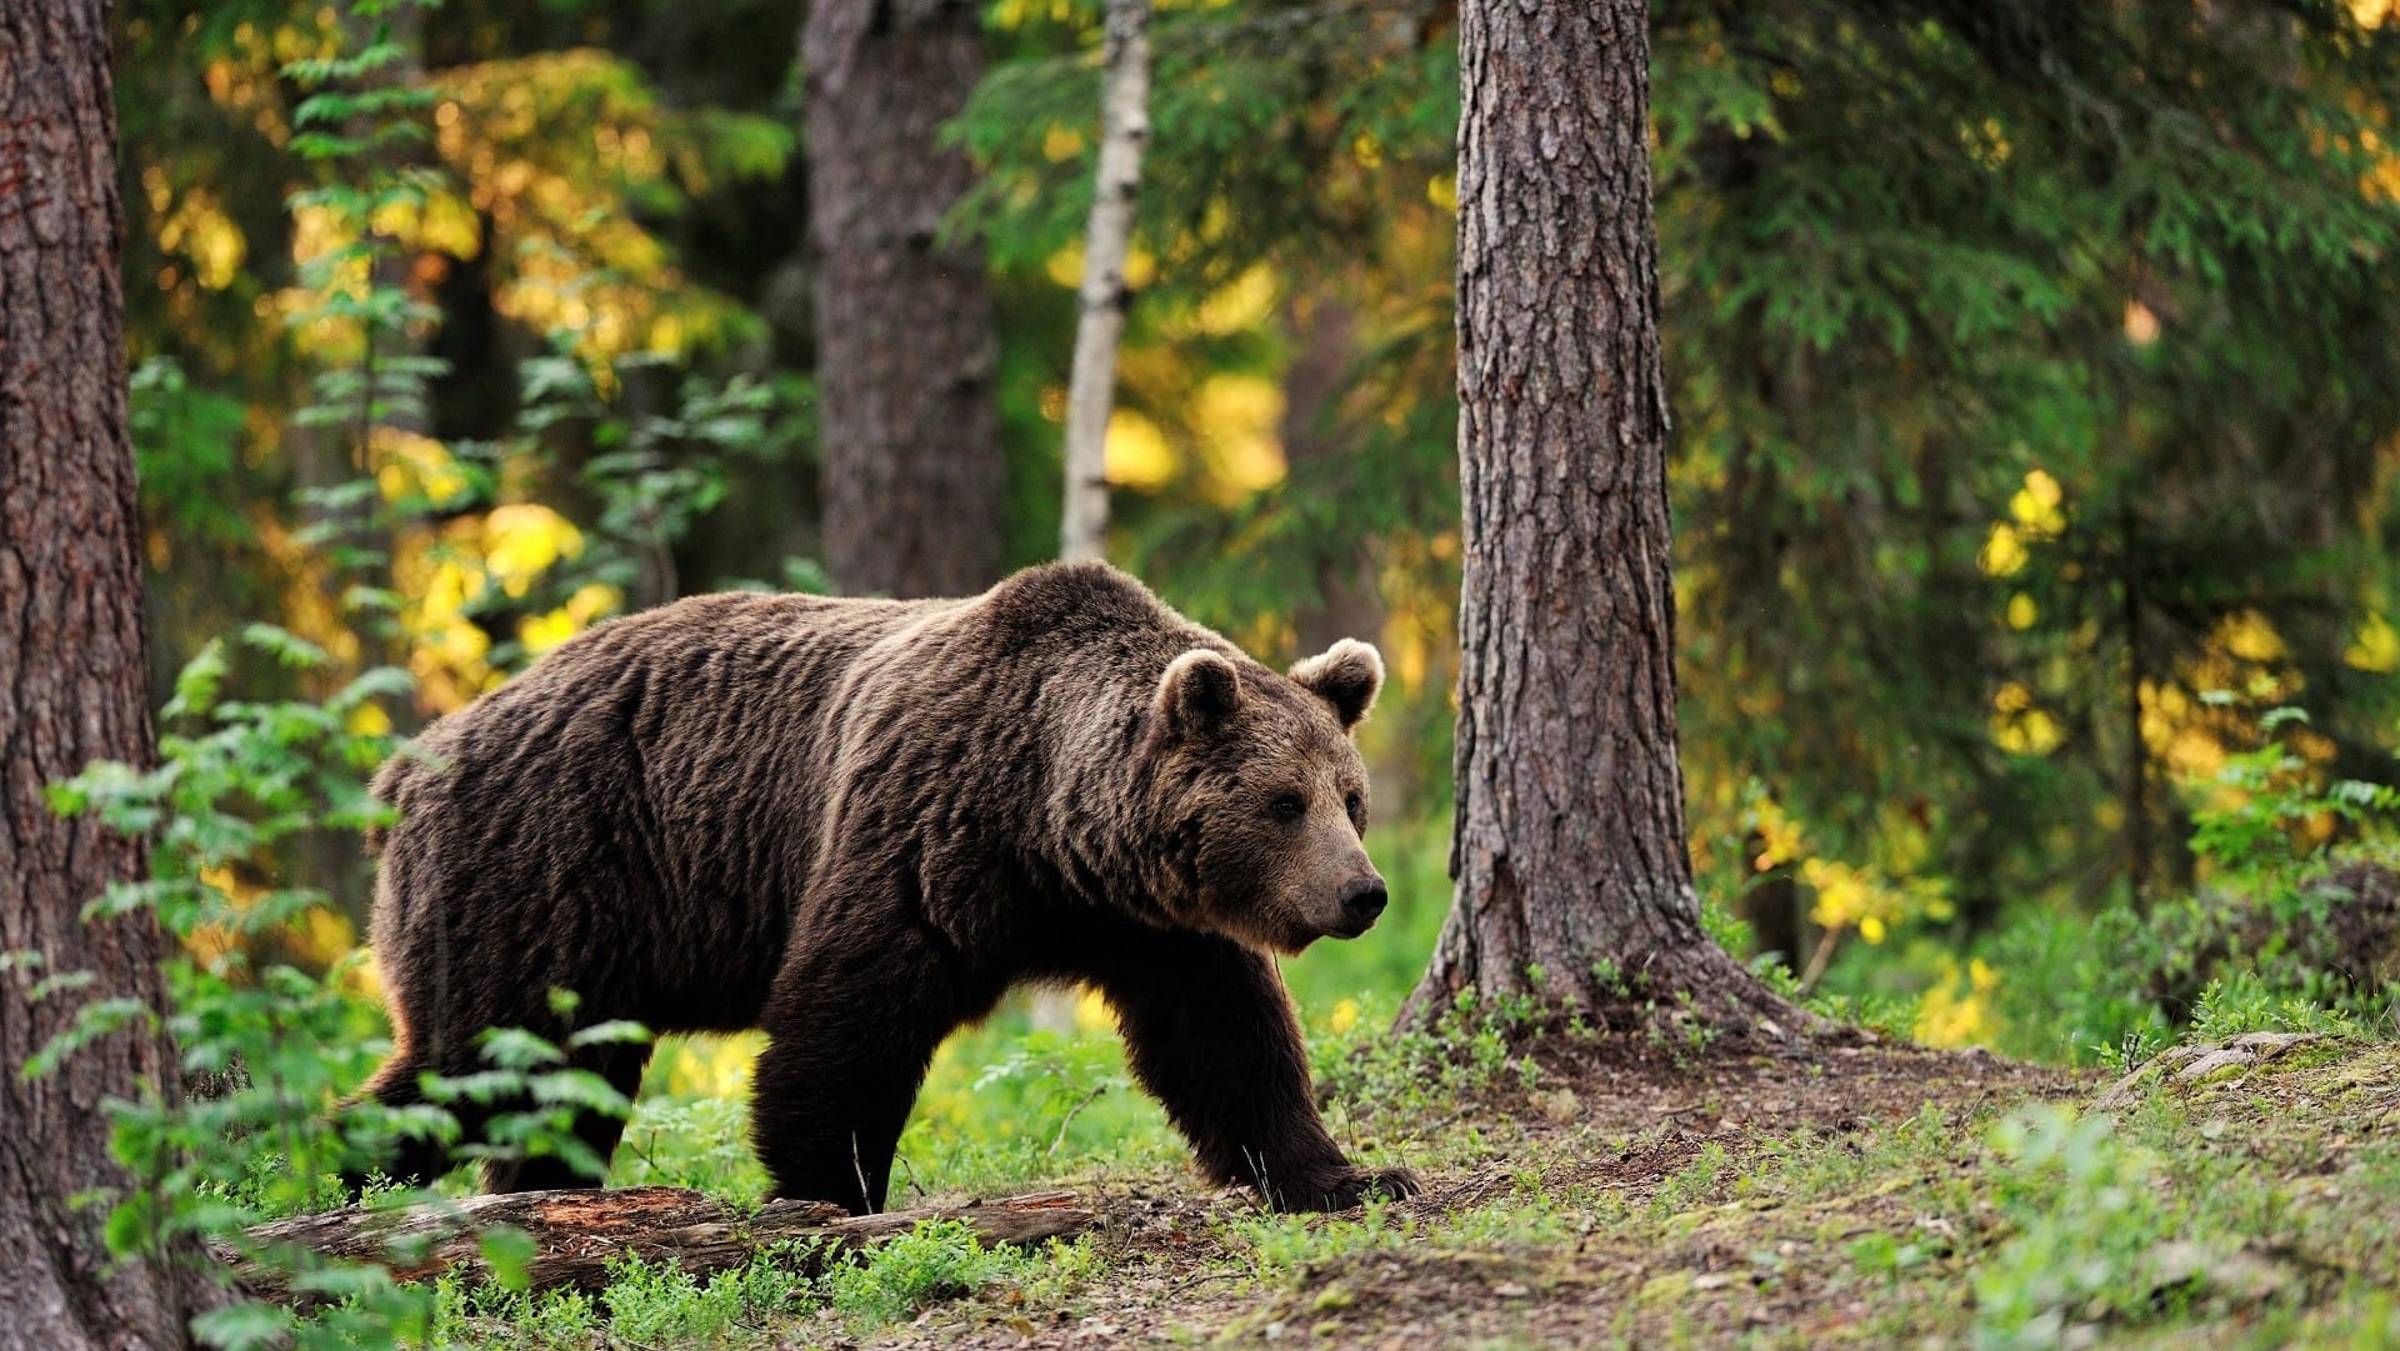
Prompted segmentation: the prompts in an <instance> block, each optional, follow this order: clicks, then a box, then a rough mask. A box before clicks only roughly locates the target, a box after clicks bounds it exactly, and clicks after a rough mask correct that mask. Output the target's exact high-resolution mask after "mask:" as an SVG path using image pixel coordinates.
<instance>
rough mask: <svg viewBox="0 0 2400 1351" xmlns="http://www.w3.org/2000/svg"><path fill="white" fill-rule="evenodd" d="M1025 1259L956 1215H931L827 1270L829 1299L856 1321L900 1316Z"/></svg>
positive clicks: (965, 1290) (968, 1289)
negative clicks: (985, 1241)
mask: <svg viewBox="0 0 2400 1351" xmlns="http://www.w3.org/2000/svg"><path fill="white" fill-rule="evenodd" d="M1023 1261H1024V1259H1023V1258H1021V1257H1019V1256H1017V1255H1016V1254H1014V1253H1012V1252H1010V1251H1008V1250H1006V1249H1000V1248H985V1247H984V1246H983V1245H982V1244H980V1243H978V1242H976V1240H975V1231H974V1230H973V1229H972V1228H970V1227H968V1226H967V1225H966V1224H965V1223H964V1222H962V1221H958V1220H927V1221H925V1222H924V1223H922V1224H919V1225H918V1226H917V1227H916V1228H915V1229H913V1230H911V1231H909V1232H908V1233H905V1234H902V1235H900V1236H898V1237H897V1238H894V1239H892V1240H890V1241H889V1242H887V1243H884V1244H882V1245H881V1246H879V1247H877V1248H875V1249H874V1250H873V1251H872V1252H869V1253H867V1254H865V1255H864V1256H862V1257H860V1258H858V1259H856V1260H853V1261H849V1262H843V1263H839V1264H836V1265H835V1266H833V1267H832V1268H831V1269H829V1270H828V1271H827V1272H826V1273H825V1294H826V1299H827V1301H828V1302H829V1303H831V1304H832V1306H833V1308H834V1310H835V1311H836V1312H838V1313H840V1314H841V1315H842V1317H843V1318H844V1319H846V1320H847V1321H849V1322H850V1323H851V1324H852V1325H853V1326H856V1327H861V1328H873V1327H877V1326H880V1325H882V1324H885V1323H892V1322H897V1321H899V1320H900V1319H902V1318H906V1317H908V1316H910V1315H912V1314H914V1313H916V1312H917V1310H919V1309H922V1308H924V1307H925V1306H926V1305H928V1304H932V1303H934V1302H936V1301H938V1300H949V1299H958V1298H960V1297H962V1296H965V1295H971V1294H974V1293H975V1292H976V1291H977V1290H980V1289H982V1288H983V1287H984V1286H985V1285H987V1284H989V1283H990V1282H992V1281H994V1280H997V1279H999V1278H1001V1277H1002V1276H1004V1275H1006V1274H1007V1273H1009V1272H1012V1271H1014V1270H1016V1269H1018V1268H1019V1267H1021V1266H1022V1265H1023Z"/></svg>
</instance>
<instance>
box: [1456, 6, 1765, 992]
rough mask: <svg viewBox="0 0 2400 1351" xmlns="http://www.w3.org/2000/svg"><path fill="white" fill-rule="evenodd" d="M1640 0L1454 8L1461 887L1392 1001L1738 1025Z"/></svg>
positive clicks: (1737, 984)
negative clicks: (1688, 690) (1505, 995)
mask: <svg viewBox="0 0 2400 1351" xmlns="http://www.w3.org/2000/svg"><path fill="white" fill-rule="evenodd" d="M1647 22H1648V20H1647V14H1646V6H1645V4H1644V2H1643V0H1590V3H1587V4H1577V5H1538V6H1532V5H1522V4H1516V3H1510V2H1509V0H1467V3H1465V4H1462V5H1461V6H1460V31H1459V80H1460V87H1461V95H1462V99H1463V103H1462V107H1461V117H1460V122H1459V176H1458V195H1459V232H1458V385H1459V457H1460V461H1461V466H1460V483H1461V491H1462V499H1463V508H1464V540H1465V548H1466V559H1465V576H1464V582H1463V594H1462V597H1461V601H1460V609H1459V630H1460V632H1459V640H1460V648H1461V655H1462V667H1461V674H1460V691H1459V704H1460V707H1459V721H1458V751H1457V766H1458V783H1457V794H1458V804H1457V825H1456V831H1457V833H1456V837H1455V842H1454V844H1453V852H1452V859H1451V870H1452V873H1453V875H1454V876H1455V877H1456V879H1457V884H1458V890H1457V897H1456V901H1455V903H1454V906H1453V908H1452V911H1451V914H1450V919H1449V921H1448V923H1447V925H1446V926H1445V927H1444V929H1443V931H1442V937H1441V941H1440V944H1439V946H1438V948H1437V949H1436V951H1435V953H1434V957H1433V963H1432V966H1431V967H1430V969H1428V970H1427V972H1426V974H1425V979H1424V982H1423V983H1422V984H1421V985H1420V986H1419V987H1418V989H1417V992H1416V995H1415V996H1414V997H1413V998H1412V1000H1411V1009H1412V1011H1413V1012H1414V1014H1415V1015H1416V1016H1418V1017H1420V1018H1422V1017H1426V1016H1429V1015H1430V1014H1431V1013H1432V1012H1434V1011H1435V1010H1438V1009H1439V1008H1441V1007H1443V1006H1444V1005H1446V1004H1447V1003H1448V1002H1449V1001H1450V999H1451V997H1452V996H1453V994H1454V993H1455V992H1456V991H1458V990H1460V989H1464V988H1472V989H1475V990H1477V991H1479V992H1481V993H1483V994H1485V995H1493V994H1498V993H1502V992H1512V991H1519V990H1525V989H1529V988H1532V981H1531V980H1530V979H1529V974H1528V973H1529V971H1530V969H1532V968H1535V967H1539V968H1540V969H1541V972H1542V977H1543V987H1544V988H1545V989H1547V991H1548V992H1549V993H1550V994H1551V995H1553V996H1561V997H1566V998H1570V999H1575V1000H1579V1001H1581V1002H1582V1003H1583V1004H1585V1005H1586V1006H1589V1007H1592V1008H1595V1009H1600V1010H1603V1011H1622V1010H1638V1009H1645V1008H1647V1009H1654V1010H1657V1011H1659V1012H1660V1013H1661V1014H1662V1015H1664V1016H1681V1017H1689V1018H1695V1019H1698V1020H1700V1021H1701V1022H1702V1023H1704V1024H1706V1025H1708V1026H1709V1027H1712V1028H1715V1029H1718V1030H1722V1031H1730V1032H1735V1033H1739V1034H1745V1035H1757V1034H1763V1035H1765V1036H1767V1037H1770V1038H1776V1037H1780V1036H1782V1035H1784V1034H1785V1033H1786V1032H1787V1031H1788V1030H1789V1029H1791V1028H1793V1027H1794V1026H1795V1020H1796V1014H1795V1012H1794V1011H1793V1010H1791V1009H1790V1008H1789V1006H1787V1005H1785V1004H1784V1003H1783V1002H1782V1001H1781V1000H1779V999H1777V998H1775V997H1774V996H1773V995H1772V994H1770V993H1769V992H1768V991H1767V990H1766V989H1765V988H1764V987H1762V986H1761V985H1759V984H1758V983H1757V982H1756V981H1755V980H1753V979H1752V978H1751V976H1750V975H1749V973H1748V972H1747V971H1745V970H1744V969H1743V968H1742V967H1741V966H1740V965H1739V964H1738V963H1736V962H1735V961H1734V960H1733V959H1732V958H1730V957H1728V956H1727V955H1726V954H1725V953H1724V952H1723V951H1722V950H1721V949H1719V948H1718V947H1717V946H1716V945H1715V944H1714V943H1712V942H1710V941H1709V939H1708V937H1707V935H1706V933H1705V932H1704V931H1703V930H1702V929H1701V927H1700V910H1699V903H1698V900H1697V897H1696V895H1695V893H1694V891H1693V886H1692V868H1691V857H1690V854H1689V852H1688V847H1687V845H1686V842H1685V834H1684V816H1683V775H1682V770H1681V767H1680V766H1679V764H1678V763H1677V760H1676V747H1675V594H1674V576H1673V568H1672V558H1671V555H1670V552H1669V525H1668V512H1667V466H1666V441H1667V405H1666V381H1665V377H1664V374H1663V372H1662V370H1661V366H1660V355H1659V339H1658V318H1659V316H1658V309H1659V298H1658V260H1657V238H1656V235H1655V232H1654V230H1653V227H1652V223H1651V214H1650V159H1649V150H1648V144H1647V140H1646V133H1647V129H1648V126H1649V74H1648V63H1649V32H1648V26H1647Z"/></svg>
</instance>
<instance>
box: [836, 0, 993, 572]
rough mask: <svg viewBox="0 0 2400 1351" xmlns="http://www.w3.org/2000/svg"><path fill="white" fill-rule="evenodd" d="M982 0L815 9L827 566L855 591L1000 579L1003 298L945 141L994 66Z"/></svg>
mask: <svg viewBox="0 0 2400 1351" xmlns="http://www.w3.org/2000/svg"><path fill="white" fill-rule="evenodd" d="M979 13H980V10H979V8H978V7H977V6H976V5H975V4H973V3H970V0H819V3H817V4H815V5H814V6H812V7H811V9H810V11H809V16H808V24H807V31H806V33H805V35H804V39H803V42H802V56H803V59H804V61H805V62H806V65H807V71H808V154H809V208H810V213H811V215H812V217H813V226H812V230H813V233H814V236H815V241H816V246H817V251H818V254H819V259H820V265H819V272H818V277H817V344H818V346H817V352H818V357H817V391H818V442H819V444H820V445H821V446H822V447H823V453H824V499H825V563H826V566H827V568H828V570H830V571H831V573H832V574H833V579H834V581H835V582H837V583H839V584H840V586H841V587H842V589H843V590H845V591H848V592H851V593H854V594H880V595H891V596H928V595H965V594H968V593H970V592H974V591H979V590H981V589H982V588H983V587H985V586H987V585H989V584H990V583H991V582H992V581H993V580H994V579H996V578H997V577H998V575H999V572H1000V562H1001V556H1000V510H1001V492H1002V486H1003V466H1002V463H1001V457H1000V430H999V416H998V413H997V410H995V409H994V408H993V406H992V382H993V376H994V373H995V370H996V368H997V365H998V360H999V357H998V352H997V343H996V340H995V339H994V337H993V332H992V312H991V310H992V305H991V295H990V292H989V290H988V289H987V286H986V282H985V278H984V270H983V262H982V259H981V257H980V256H979V254H978V252H977V250H975V249H974V248H972V247H967V246H963V245H959V244H955V243H945V242H944V241H943V240H942V238H941V225H942V216H943V214H944V213H945V212H947V211H948V210H949V209H950V206H951V204H952V203H954V202H956V201H957V200H958V199H959V196H960V195H961V194H962V193H964V192H965V191H966V190H967V189H968V187H970V186H971V185H972V183H973V181H974V169H973V166H972V165H970V164H969V163H968V162H967V159H966V156H965V155H963V154H961V153H960V152H959V151H957V150H954V149H950V148H947V147H944V146H942V145H941V144H940V143H939V137H940V132H941V128H942V124H943V123H944V122H945V121H947V120H948V119H949V118H950V117H951V116H953V115H954V114H956V113H957V111H958V110H959V108H960V107H961V106H962V105H963V104H964V103H965V101H966V97H967V93H968V91H969V90H971V89H973V88H974V87H975V81H976V79H977V77H978V76H979V75H981V74H982V71H983V32H982V28H981V25H980V22H979V17H978V16H979Z"/></svg>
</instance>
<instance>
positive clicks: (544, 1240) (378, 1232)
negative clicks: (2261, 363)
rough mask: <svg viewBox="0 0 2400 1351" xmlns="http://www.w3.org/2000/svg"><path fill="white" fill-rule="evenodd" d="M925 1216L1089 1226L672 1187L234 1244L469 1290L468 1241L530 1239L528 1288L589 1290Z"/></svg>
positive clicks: (1045, 1206)
mask: <svg viewBox="0 0 2400 1351" xmlns="http://www.w3.org/2000/svg"><path fill="white" fill-rule="evenodd" d="M932 1219H955V1220H959V1221H962V1222H964V1223H965V1224H966V1225H967V1227H968V1228H970V1229H973V1230H974V1231H975V1236H976V1237H977V1238H978V1239H981V1240H982V1241H983V1243H984V1244H985V1245H986V1246H992V1245H997V1244H1002V1243H1008V1244H1016V1245H1020V1246H1026V1245H1031V1244H1035V1243H1041V1242H1044V1241H1046V1240H1049V1239H1053V1238H1072V1237H1074V1236H1075V1235H1077V1234H1080V1233H1082V1232H1084V1231H1085V1230H1087V1229H1090V1228H1091V1227H1092V1226H1093V1225H1094V1224H1096V1223H1098V1221H1097V1219H1096V1218H1095V1217H1094V1216H1093V1214H1092V1212H1091V1211H1089V1210H1086V1209H1084V1208H1083V1207H1082V1206H1081V1205H1079V1204H1078V1203H1077V1199H1076V1196H1075V1194H1074V1193H1073V1192H1028V1193H1026V1194H1024V1195H1022V1196H1006V1197H1001V1198H999V1199H997V1200H992V1201H975V1202H970V1203H968V1204H966V1205H959V1206H929V1207H925V1208H923V1209H918V1210H894V1211H886V1212H885V1213H883V1214H881V1215H857V1216H853V1215H851V1214H849V1213H848V1212H846V1211H844V1210H843V1209H842V1208H841V1207H840V1206H834V1205H826V1204H824V1203H822V1202H817V1201H770V1202H768V1203H767V1205H766V1206H765V1208H763V1209H761V1210H760V1211H759V1212H758V1213H757V1214H755V1215H751V1216H747V1217H745V1216H743V1215H740V1214H738V1213H736V1212H734V1211H731V1210H728V1209H727V1208H726V1207H724V1206H722V1205H720V1204H718V1203H717V1202H715V1201H711V1200H709V1199H708V1198H707V1197H705V1196H702V1195H701V1194H700V1193H698V1192H695V1191H685V1190H684V1189H682V1188H680V1187H626V1188H623V1189H620V1190H613V1191H534V1192H517V1193H514V1194H510V1195H502V1196H477V1197H473V1198H470V1199H468V1200H465V1201H456V1202H450V1201H436V1202H427V1203H424V1204H420V1205H414V1206H407V1207H404V1208H402V1209H398V1210H362V1209H360V1208H359V1207H356V1206H352V1207H350V1208H349V1209H347V1210H335V1211H328V1212H326V1213H324V1214H321V1215H301V1216H298V1217H296V1218H293V1219H288V1220H277V1221H275V1222H274V1223H272V1224H262V1225H258V1226H256V1227H255V1228H253V1229H251V1230H250V1231H249V1233H248V1234H247V1235H246V1238H247V1244H246V1245H245V1246H246V1247H248V1248H249V1249H250V1250H251V1251H258V1250H261V1249H266V1248H278V1249H284V1250H286V1251H287V1252H288V1251H289V1250H292V1249H299V1250H302V1251H303V1252H304V1253H308V1254H314V1255H316V1256H318V1257H324V1258H332V1259H337V1260H342V1261H350V1262H388V1261H390V1260H391V1256H392V1254H393V1253H394V1252H395V1251H415V1252H420V1253H421V1254H422V1256H420V1257H417V1258H415V1259H414V1260H413V1262H412V1263H410V1264H409V1265H406V1266H403V1267H400V1268H398V1269H396V1270H395V1271H394V1273H393V1274H394V1275H396V1276H398V1277H400V1278H401V1279H403V1280H430V1279H432V1278H433V1277H436V1276H440V1275H443V1274H445V1273H451V1272H455V1273H457V1274H458V1275H459V1276H460V1277H462V1278H463V1279H466V1280H468V1281H471V1282H472V1281H480V1280H481V1279H483V1278H484V1277H485V1276H486V1275H487V1274H488V1271H489V1268H488V1266H487V1265H486V1262H485V1259H484V1256H483V1248H482V1245H481V1243H480V1241H479V1237H478V1236H479V1234H480V1232H481V1231H483V1230H486V1229H491V1228H495V1227H499V1226H507V1227H510V1228H514V1229H517V1230H520V1231H522V1232H523V1233H524V1234H525V1235H526V1236H527V1237H528V1238H531V1239H532V1240H533V1245H534V1255H533V1260H532V1261H531V1262H530V1263H529V1264H528V1265H527V1267H526V1273H525V1274H526V1279H527V1280H528V1282H530V1284H531V1287H532V1288H533V1289H535V1290H552V1289H558V1288H561V1287H572V1288H575V1289H581V1290H598V1289H601V1288H602V1287H604V1286H606V1285H607V1284H608V1282H609V1278H610V1271H609V1267H610V1265H611V1264H612V1263H613V1262H615V1261H616V1260H617V1259H618V1258H620V1257H639V1258H641V1259H642V1260H644V1261H646V1262H673V1263H675V1264H676V1265H678V1266H680V1267H682V1268H683V1269H684V1270H685V1271H687V1272H690V1273H691V1274H692V1275H693V1276H694V1277H696V1278H699V1279H702V1280H705V1279H707V1278H708V1277H709V1276H711V1275H713V1274H715V1273H717V1272H720V1271H725V1270H729V1269H731V1268H733V1267H737V1266H740V1265H742V1264H743V1263H745V1262H747V1261H749V1260H750V1259H751V1258H753V1257H755V1256H757V1255H758V1253H759V1252H760V1251H762V1250H764V1249H766V1248H769V1247H772V1246H774V1245H776V1244H778V1243H785V1242H789V1241H792V1240H795V1239H811V1240H816V1241H817V1242H818V1246H817V1247H816V1248H815V1249H814V1250H813V1251H812V1253H811V1257H812V1258H813V1259H815V1260H820V1261H821V1260H822V1259H823V1258H824V1257H827V1256H830V1255H832V1254H834V1253H838V1252H842V1251H846V1250H849V1249H853V1248H860V1247H865V1246H867V1245H870V1244H874V1243H880V1242H882V1241H883V1240H885V1239H887V1238H891V1237H893V1236H894V1235H898V1234H905V1233H908V1232H909V1231H910V1230H912V1229H914V1228H916V1226H917V1225H918V1224H920V1223H922V1222H924V1221H926V1220H932ZM217 1258H218V1260H219V1261H222V1262H223V1263H225V1264H226V1266H227V1267H229V1268H230V1269H231V1270H232V1271H233V1273H234V1279H235V1281H236V1283H238V1284H239V1285H240V1286H241V1287H242V1288H243V1289H244V1290H246V1291H248V1292H249V1293H251V1294H253V1295H257V1296H260V1297H262V1298H268V1299H284V1300H288V1299H293V1298H295V1296H294V1293H293V1291H292V1288H291V1279H292V1271H293V1266H294V1264H293V1263H291V1262H289V1261H276V1262H260V1261H257V1260H255V1259H254V1258H252V1257H251V1256H249V1255H248V1253H245V1252H244V1251H243V1250H242V1248H239V1247H236V1246H235V1245H233V1244H230V1243H223V1244H219V1245H218V1246H217Z"/></svg>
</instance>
